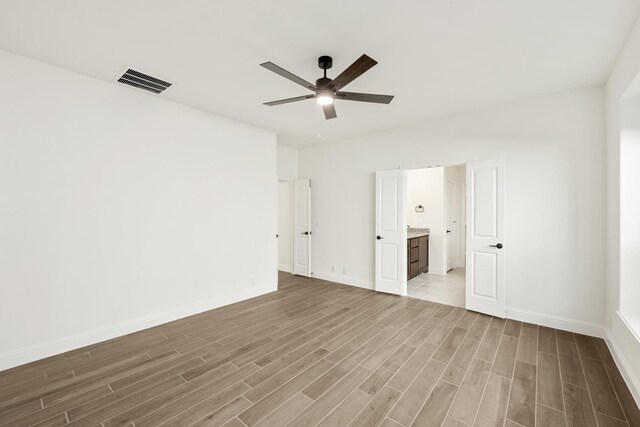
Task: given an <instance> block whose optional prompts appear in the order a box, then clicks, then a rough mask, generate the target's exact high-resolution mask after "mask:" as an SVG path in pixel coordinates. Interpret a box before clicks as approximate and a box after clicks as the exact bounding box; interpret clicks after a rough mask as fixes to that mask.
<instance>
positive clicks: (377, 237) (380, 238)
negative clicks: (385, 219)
mask: <svg viewBox="0 0 640 427" xmlns="http://www.w3.org/2000/svg"><path fill="white" fill-rule="evenodd" d="M376 239H378V240H382V239H384V237H382V236H376Z"/></svg>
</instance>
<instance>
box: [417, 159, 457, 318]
mask: <svg viewBox="0 0 640 427" xmlns="http://www.w3.org/2000/svg"><path fill="white" fill-rule="evenodd" d="M406 191H407V197H406V201H407V207H406V224H407V295H408V296H411V297H415V298H420V299H425V300H428V301H433V302H438V303H442V304H448V305H453V306H456V307H465V282H466V268H465V266H466V257H465V248H466V167H465V165H464V164H461V165H452V166H444V167H443V166H437V167H430V168H421V169H410V170H407V186H406Z"/></svg>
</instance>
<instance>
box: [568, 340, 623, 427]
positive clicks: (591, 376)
mask: <svg viewBox="0 0 640 427" xmlns="http://www.w3.org/2000/svg"><path fill="white" fill-rule="evenodd" d="M577 339H578V336H577V335H576V340H577ZM581 360H582V366H583V368H584V375H585V377H586V379H587V385H588V386H589V387H588V388H589V393H590V394H591V397H592V398H593V409H594V410H595V411H596V412H600V413H602V414H605V415H609V416H610V417H614V418H618V419H624V414H623V412H622V408H621V407H620V404H619V403H618V399H617V397H616V394H615V392H614V390H613V387H612V386H611V381H610V380H609V376H608V375H607V371H606V369H605V368H604V365H603V363H602V362H601V361H599V360H594V359H589V358H584V357H581Z"/></svg>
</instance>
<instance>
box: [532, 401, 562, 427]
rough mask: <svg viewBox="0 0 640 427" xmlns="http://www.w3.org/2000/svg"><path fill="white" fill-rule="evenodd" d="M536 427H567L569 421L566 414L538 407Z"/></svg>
mask: <svg viewBox="0 0 640 427" xmlns="http://www.w3.org/2000/svg"><path fill="white" fill-rule="evenodd" d="M536 425H538V426H548V427H565V426H566V425H567V421H566V419H565V416H564V412H562V411H558V410H557V409H553V408H548V407H546V406H543V405H537V406H536Z"/></svg>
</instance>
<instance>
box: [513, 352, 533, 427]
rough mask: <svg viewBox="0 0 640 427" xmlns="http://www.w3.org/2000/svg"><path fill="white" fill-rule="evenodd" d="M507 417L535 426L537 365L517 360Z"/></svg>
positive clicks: (530, 426) (521, 423) (528, 426)
mask: <svg viewBox="0 0 640 427" xmlns="http://www.w3.org/2000/svg"><path fill="white" fill-rule="evenodd" d="M507 419H509V420H511V421H515V422H517V423H518V424H520V425H523V426H527V427H533V426H535V419H536V367H535V365H532V364H530V363H526V362H521V361H517V362H516V366H515V369H514V372H513V386H512V387H511V395H510V396H509V406H508V408H507Z"/></svg>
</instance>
